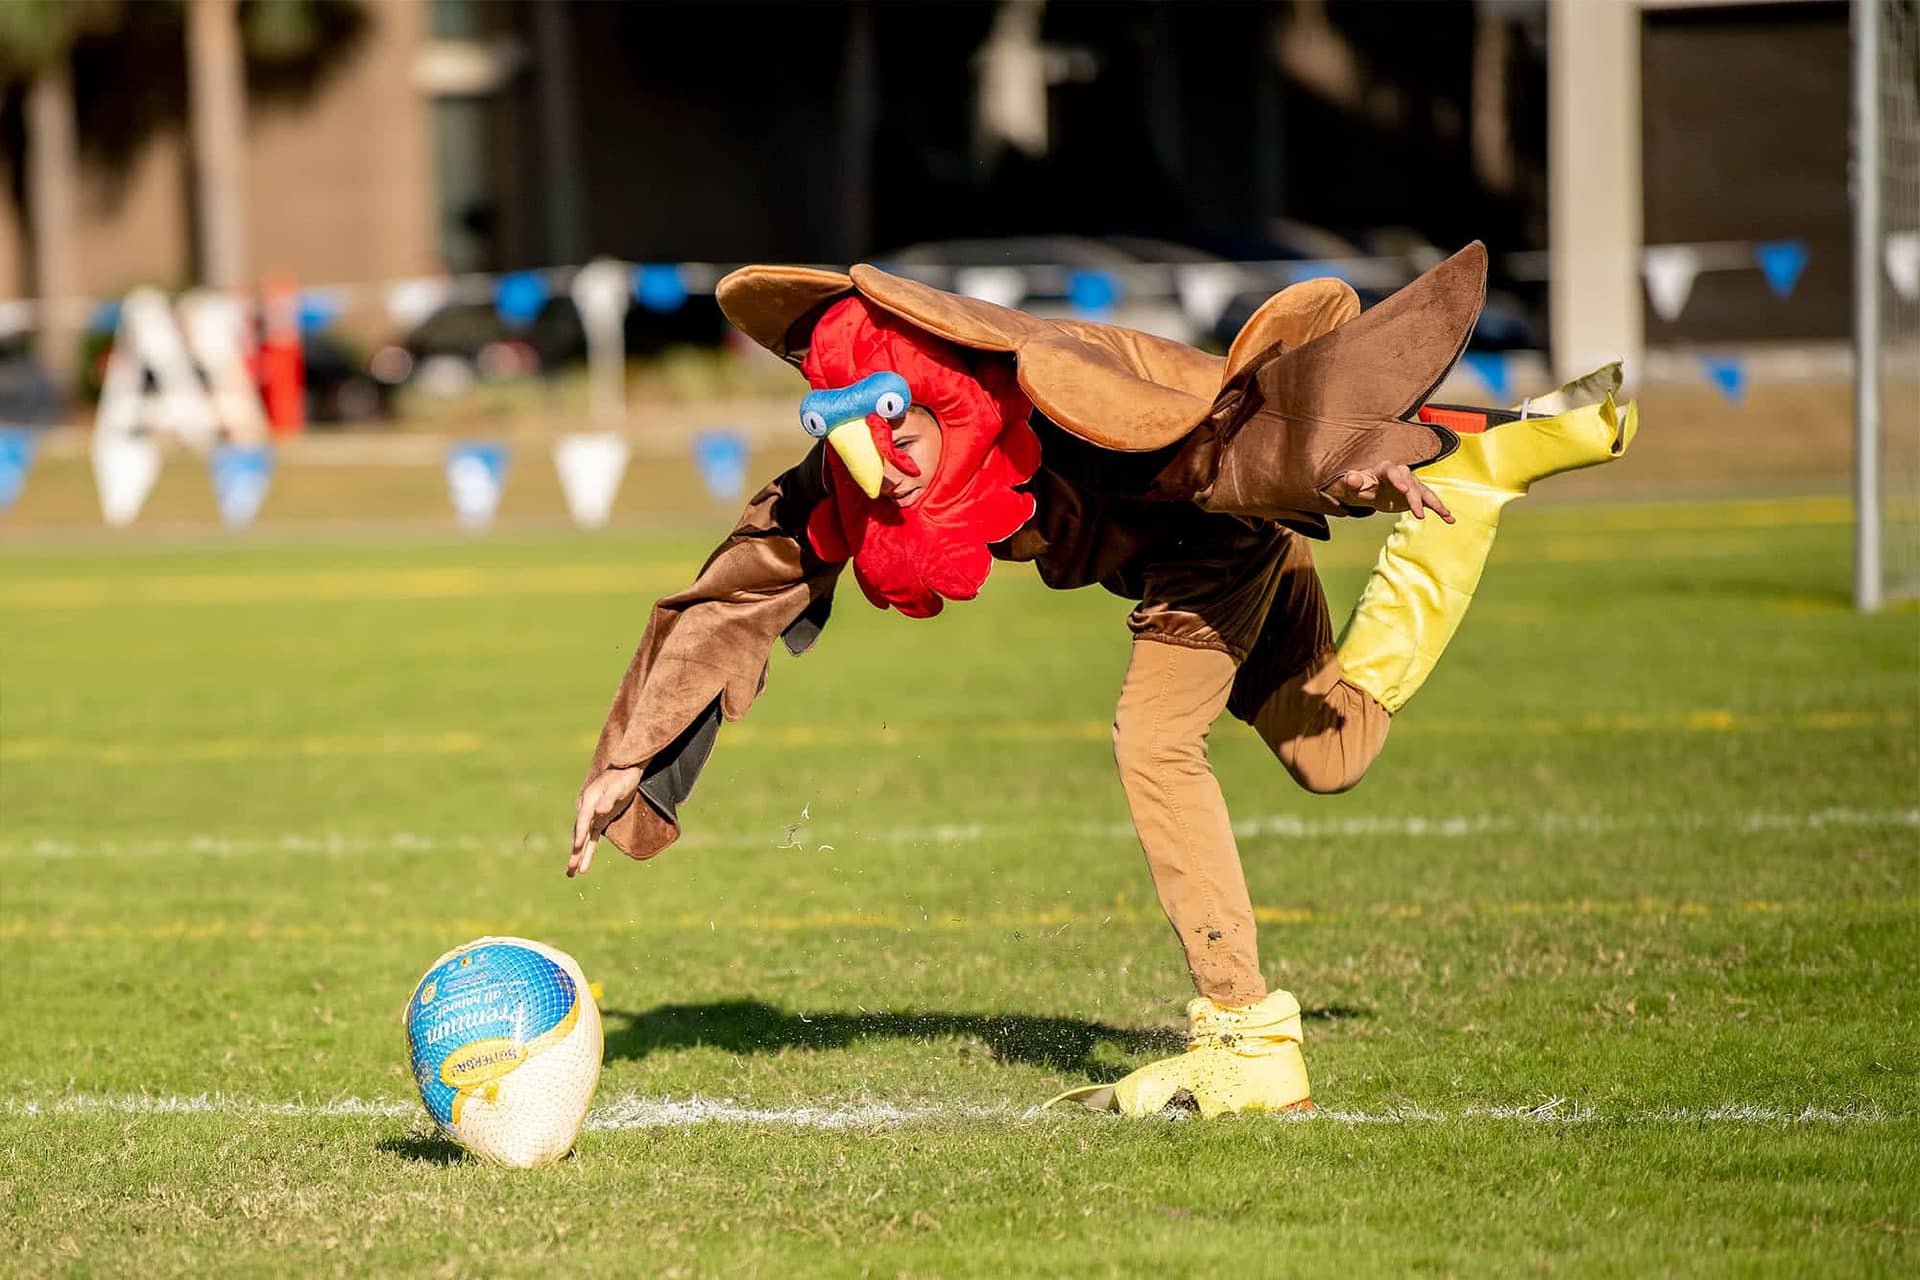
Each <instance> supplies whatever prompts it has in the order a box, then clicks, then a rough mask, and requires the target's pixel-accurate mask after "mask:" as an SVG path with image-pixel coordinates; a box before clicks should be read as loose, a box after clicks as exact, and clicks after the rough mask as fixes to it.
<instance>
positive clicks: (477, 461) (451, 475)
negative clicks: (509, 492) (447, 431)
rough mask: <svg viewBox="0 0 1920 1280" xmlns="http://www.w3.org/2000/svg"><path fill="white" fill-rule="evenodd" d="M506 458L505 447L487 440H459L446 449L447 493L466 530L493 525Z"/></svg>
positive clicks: (502, 487)
mask: <svg viewBox="0 0 1920 1280" xmlns="http://www.w3.org/2000/svg"><path fill="white" fill-rule="evenodd" d="M508 456H509V455H508V452H507V446H505V445H503V444H496V443H494V442H492V441H487V440H463V441H461V442H460V443H458V444H456V445H454V446H453V447H452V448H451V449H448V450H447V491H448V493H450V494H451V495H452V497H453V511H454V514H455V515H456V516H458V517H459V518H460V523H461V524H463V525H465V526H467V528H469V529H484V528H486V527H487V526H488V525H490V524H492V523H493V513H494V511H495V510H496V509H498V508H499V506H500V492H501V490H503V489H504V488H506V484H507V459H508Z"/></svg>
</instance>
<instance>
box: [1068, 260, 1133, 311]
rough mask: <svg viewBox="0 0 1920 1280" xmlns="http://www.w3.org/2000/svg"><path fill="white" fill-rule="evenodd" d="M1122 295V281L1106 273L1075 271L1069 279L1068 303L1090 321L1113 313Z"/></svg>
mask: <svg viewBox="0 0 1920 1280" xmlns="http://www.w3.org/2000/svg"><path fill="white" fill-rule="evenodd" d="M1120 294H1121V289H1120V281H1119V280H1117V279H1115V278H1114V277H1113V276H1110V275H1108V274H1107V273H1106V272H1104V271H1075V272H1074V273H1072V274H1071V275H1069V276H1068V277H1067V301H1068V302H1070V303H1072V304H1073V309H1074V310H1075V311H1078V312H1079V313H1080V314H1082V315H1084V316H1087V317H1088V318H1090V319H1096V320H1097V319H1099V318H1100V317H1101V316H1104V315H1106V314H1107V313H1108V312H1110V311H1112V310H1113V308H1114V305H1115V304H1116V303H1118V302H1119V301H1120Z"/></svg>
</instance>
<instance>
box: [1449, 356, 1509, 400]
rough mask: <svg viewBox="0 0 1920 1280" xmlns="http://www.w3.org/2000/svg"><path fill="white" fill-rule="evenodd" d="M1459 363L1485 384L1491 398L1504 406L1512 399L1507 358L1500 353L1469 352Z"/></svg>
mask: <svg viewBox="0 0 1920 1280" xmlns="http://www.w3.org/2000/svg"><path fill="white" fill-rule="evenodd" d="M1460 363H1462V364H1464V365H1466V366H1467V368H1469V369H1471V370H1473V372H1474V376H1475V377H1477V378H1479V379H1480V381H1482V382H1484V383H1486V384H1487V390H1488V391H1491V392H1492V393H1493V398H1494V399H1496V400H1498V401H1499V402H1500V403H1502V404H1505V403H1506V402H1507V401H1508V400H1510V399H1512V395H1511V393H1512V390H1513V378H1512V377H1511V376H1510V375H1509V373H1508V371H1507V357H1506V353H1505V352H1501V351H1469V352H1467V353H1466V354H1465V355H1463V356H1461V357H1460Z"/></svg>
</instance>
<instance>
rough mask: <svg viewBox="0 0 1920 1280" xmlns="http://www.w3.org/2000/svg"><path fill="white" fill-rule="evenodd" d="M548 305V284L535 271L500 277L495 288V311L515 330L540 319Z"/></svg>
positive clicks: (518, 272) (516, 272)
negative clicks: (541, 313)
mask: <svg viewBox="0 0 1920 1280" xmlns="http://www.w3.org/2000/svg"><path fill="white" fill-rule="evenodd" d="M546 305H547V282H546V281H544V280H542V279H541V278H540V275H539V273H538V272H535V271H515V272H513V273H512V274H511V275H504V276H501V277H500V281H499V283H498V284H496V285H494V287H493V309H494V310H495V311H498V312H499V313H500V318H501V319H502V320H504V321H506V322H507V323H508V324H509V325H511V326H512V327H513V328H515V329H524V328H526V327H527V326H528V325H530V324H532V323H533V322H534V321H535V320H538V319H539V318H540V312H541V311H542V310H543V309H544V308H545V307H546Z"/></svg>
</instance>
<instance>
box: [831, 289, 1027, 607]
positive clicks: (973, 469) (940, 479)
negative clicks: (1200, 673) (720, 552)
mask: <svg viewBox="0 0 1920 1280" xmlns="http://www.w3.org/2000/svg"><path fill="white" fill-rule="evenodd" d="M800 368H801V371H802V372H803V373H805V374H806V376H807V381H808V382H809V383H810V384H812V386H813V387H814V394H813V395H810V396H808V397H807V399H806V400H805V401H804V402H803V403H802V406H801V421H802V424H803V425H804V426H805V427H806V429H807V432H808V434H810V435H815V436H820V437H823V438H825V439H827V440H828V442H829V443H830V444H831V445H832V446H833V447H832V448H830V449H828V450H826V463H827V472H828V494H827V498H826V500H825V501H824V502H822V503H821V504H820V505H819V506H817V507H815V508H814V510H813V514H812V516H811V518H810V519H809V520H808V521H807V535H808V538H809V540H810V541H811V542H812V543H813V549H814V550H815V551H817V552H818V553H819V554H820V555H821V556H822V557H824V558H825V559H828V560H836V561H845V560H852V561H853V574H854V577H855V579H857V580H858V581H859V583H860V589H861V590H862V591H864V592H865V593H866V596H867V599H869V600H871V601H873V603H874V604H875V605H877V606H879V607H880V608H883V609H884V608H886V607H887V606H888V605H891V606H893V607H894V608H896V609H898V610H899V611H900V612H902V613H904V614H906V615H907V616H908V617H910V618H930V617H932V616H933V615H934V614H936V613H939V612H940V610H941V608H942V607H943V606H944V604H945V602H946V601H948V600H971V599H973V598H974V597H975V596H977V595H979V594H980V587H981V584H983V583H984V582H986V580H987V574H988V572H989V571H990V570H991V569H992V567H993V557H992V556H991V554H989V553H988V551H987V544H988V543H991V542H998V541H1000V540H1001V539H1003V538H1009V537H1012V536H1013V534H1014V532H1015V531H1016V530H1018V529H1019V528H1020V526H1021V525H1023V524H1025V523H1026V522H1027V521H1028V520H1029V519H1031V518H1032V517H1033V506H1034V504H1033V498H1032V496H1031V495H1030V494H1025V493H1021V492H1019V491H1018V490H1017V489H1016V488H1015V486H1016V485H1018V484H1021V483H1022V482H1024V481H1026V480H1028V479H1030V478H1031V477H1032V475H1033V473H1034V471H1035V470H1037V469H1038V468H1039V465H1040V441H1039V439H1038V437H1036V436H1035V435H1034V434H1033V429H1032V428H1031V427H1029V426H1028V425H1027V418H1028V416H1029V415H1030V414H1031V413H1032V412H1033V405H1032V404H1031V403H1030V402H1029V401H1028V400H1027V397H1026V395H1025V394H1024V393H1023V392H1022V391H1021V390H1020V385H1019V383H1018V382H1017V381H1016V380H1015V378H1014V371H1013V365H1012V362H1011V361H1008V360H1007V359H1005V358H1004V357H997V358H996V357H979V358H978V359H977V360H976V358H974V356H973V355H972V353H970V352H968V351H967V350H965V349H964V348H961V347H957V346H955V345H953V344H952V343H948V342H944V341H942V340H941V339H939V338H936V337H934V336H932V335H931V334H929V333H926V332H925V331H923V330H921V329H918V328H915V327H914V326H913V325H912V324H909V323H908V322H907V321H904V320H901V319H899V318H898V317H895V316H893V315H890V314H889V313H887V312H885V311H882V310H881V309H880V308H878V307H876V306H874V305H872V304H871V303H869V302H868V301H867V300H866V299H865V298H862V297H859V296H858V295H855V296H853V297H849V298H843V299H842V300H841V301H839V302H836V303H835V304H834V305H833V306H832V307H830V308H828V310H827V312H826V314H825V315H823V316H821V317H820V321H819V323H818V324H816V325H815V326H814V329H813V336H812V338H811V339H810V341H809V343H808V347H807V355H806V359H805V360H804V361H803V362H802V363H801V366H800ZM882 375H891V376H882ZM869 401H871V403H869ZM909 405H917V406H919V407H920V408H923V409H925V410H926V411H927V412H928V413H930V414H932V415H933V418H934V420H935V421H936V422H937V423H939V426H940V434H941V447H940V461H939V463H938V465H937V466H935V468H934V474H933V475H932V476H930V477H922V491H921V495H920V498H919V500H918V501H917V502H915V503H914V504H913V505H911V506H908V507H902V506H900V505H899V504H898V503H896V502H894V501H893V500H892V499H891V498H889V497H886V496H882V495H880V493H879V488H880V479H879V477H880V469H881V468H880V460H881V459H887V460H889V461H892V462H893V463H894V465H895V466H896V467H898V468H899V469H900V470H901V471H903V472H905V473H906V474H908V475H915V474H918V472H917V469H916V468H915V466H914V465H913V463H912V462H911V461H910V460H907V459H906V458H904V457H903V456H902V455H901V454H899V453H898V452H896V451H895V450H894V447H893V424H894V422H896V421H898V419H899V417H900V415H901V414H902V413H904V412H905V411H906V409H907V407H908V406H909ZM829 419H835V420H833V421H829Z"/></svg>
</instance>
